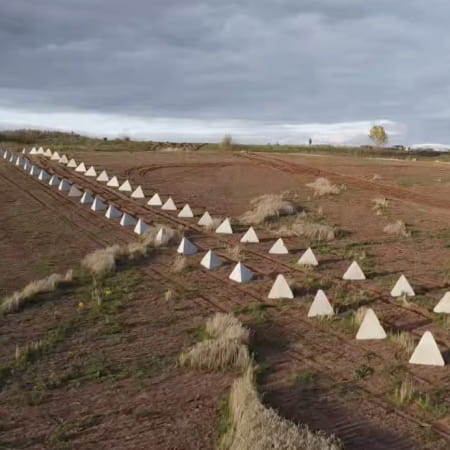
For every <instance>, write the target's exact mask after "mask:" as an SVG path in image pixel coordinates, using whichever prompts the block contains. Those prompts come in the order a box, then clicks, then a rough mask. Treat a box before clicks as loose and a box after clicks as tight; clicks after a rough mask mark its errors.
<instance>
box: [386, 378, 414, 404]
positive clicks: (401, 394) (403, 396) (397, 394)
mask: <svg viewBox="0 0 450 450" xmlns="http://www.w3.org/2000/svg"><path fill="white" fill-rule="evenodd" d="M415 396H416V390H415V387H414V383H413V381H412V379H411V378H410V377H407V378H405V379H403V380H401V381H396V382H394V384H393V388H392V399H393V401H394V402H395V404H396V405H398V406H405V405H408V404H409V403H411V402H412V401H413V400H414V397H415Z"/></svg>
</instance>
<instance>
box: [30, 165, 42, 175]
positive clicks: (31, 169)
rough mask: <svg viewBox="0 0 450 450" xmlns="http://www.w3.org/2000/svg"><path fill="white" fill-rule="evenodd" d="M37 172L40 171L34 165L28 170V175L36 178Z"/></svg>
mask: <svg viewBox="0 0 450 450" xmlns="http://www.w3.org/2000/svg"><path fill="white" fill-rule="evenodd" d="M39 172H40V170H39V168H38V167H37V166H35V165H32V166H31V168H30V175H31V176H33V177H36V176H38V175H39Z"/></svg>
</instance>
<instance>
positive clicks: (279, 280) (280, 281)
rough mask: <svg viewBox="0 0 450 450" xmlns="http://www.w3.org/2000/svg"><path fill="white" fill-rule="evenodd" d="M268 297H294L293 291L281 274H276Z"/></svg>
mask: <svg viewBox="0 0 450 450" xmlns="http://www.w3.org/2000/svg"><path fill="white" fill-rule="evenodd" d="M268 298H271V299H275V298H294V293H293V292H292V289H291V287H290V286H289V284H288V282H287V281H286V278H284V276H283V275H281V274H279V275H277V277H276V279H275V282H274V283H273V285H272V289H270V292H269V295H268Z"/></svg>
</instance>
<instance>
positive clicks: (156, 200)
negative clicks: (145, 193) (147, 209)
mask: <svg viewBox="0 0 450 450" xmlns="http://www.w3.org/2000/svg"><path fill="white" fill-rule="evenodd" d="M147 205H150V206H161V205H162V201H161V198H160V196H159V194H153V197H152V198H151V199H150V200H149V201H148V202H147Z"/></svg>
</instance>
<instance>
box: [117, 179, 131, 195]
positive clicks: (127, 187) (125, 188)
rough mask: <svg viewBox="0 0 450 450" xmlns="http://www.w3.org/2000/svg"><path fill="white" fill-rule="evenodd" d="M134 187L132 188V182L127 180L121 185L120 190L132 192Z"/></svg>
mask: <svg viewBox="0 0 450 450" xmlns="http://www.w3.org/2000/svg"><path fill="white" fill-rule="evenodd" d="M132 190H133V189H132V188H131V184H130V182H129V181H128V180H125V181H124V182H123V183H122V184H121V185H120V186H119V191H120V192H131V191H132Z"/></svg>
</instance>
